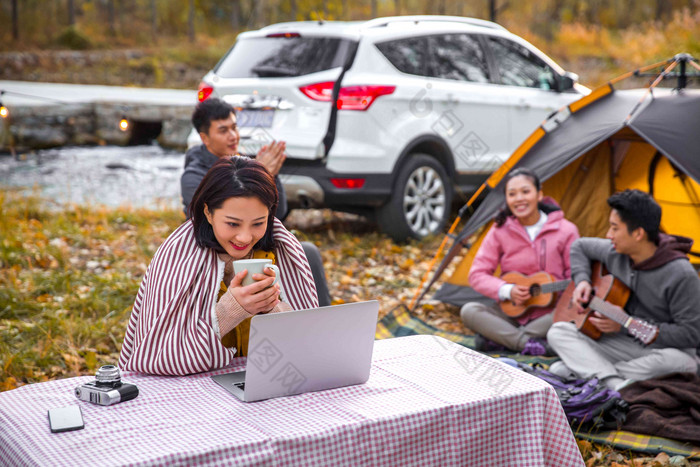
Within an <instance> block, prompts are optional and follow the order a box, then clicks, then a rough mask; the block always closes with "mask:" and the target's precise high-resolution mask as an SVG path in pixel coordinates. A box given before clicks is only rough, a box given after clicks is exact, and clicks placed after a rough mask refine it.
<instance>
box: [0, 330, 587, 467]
mask: <svg viewBox="0 0 700 467" xmlns="http://www.w3.org/2000/svg"><path fill="white" fill-rule="evenodd" d="M243 366H244V360H243V359H237V360H236V361H235V362H234V365H233V368H236V369H238V368H242V367H243ZM227 371H230V369H227V370H219V371H217V372H210V373H203V374H199V375H195V376H187V377H160V376H146V375H141V374H137V373H129V372H127V373H124V374H123V375H122V378H123V380H124V381H126V382H129V383H134V384H136V385H137V386H138V387H139V390H140V394H139V396H138V397H137V398H136V399H134V400H132V401H128V402H123V403H121V404H116V405H114V406H108V407H103V406H98V405H93V404H90V403H88V402H83V401H78V400H77V399H76V398H75V396H74V395H73V389H74V388H75V386H77V385H79V384H82V383H84V382H87V381H89V380H91V379H93V378H91V377H80V378H70V379H63V380H57V381H50V382H47V383H40V384H32V385H27V386H23V387H21V388H18V389H15V390H12V391H7V392H4V393H0V464H2V465H52V466H53V465H68V466H75V465H88V464H90V465H100V466H109V465H132V466H136V465H169V466H170V465H173V466H174V465H234V464H235V465H242V466H244V465H285V466H286V465H304V466H307V465H353V466H354V465H421V466H426V465H427V466H436V465H441V466H442V465H476V466H486V465H488V466H492V465H509V466H510V465H513V466H541V465H548V466H557V467H560V466H580V465H583V460H582V458H581V455H580V453H579V450H578V447H577V445H576V441H575V440H574V436H573V434H572V432H571V429H570V428H569V425H568V424H567V421H566V417H565V415H564V412H563V410H562V408H561V406H560V404H559V400H558V398H557V396H556V394H555V393H554V390H553V389H552V388H551V387H550V386H548V385H547V384H546V383H544V382H543V381H540V380H539V379H537V378H534V377H532V376H530V375H527V374H526V373H524V372H522V371H520V370H518V369H515V368H512V367H509V366H508V365H505V364H503V363H500V362H498V361H496V360H494V359H492V358H490V357H487V356H484V355H481V354H479V353H478V352H474V351H472V350H469V349H467V348H464V347H462V346H459V345H457V344H454V343H452V342H449V341H447V340H445V339H442V338H439V337H434V336H411V337H401V338H396V339H387V340H381V341H377V342H376V343H375V347H374V358H373V364H372V371H371V374H370V378H369V381H368V382H367V383H366V384H362V385H357V386H350V387H345V388H339V389H333V390H328V391H321V392H316V393H308V394H302V395H298V396H292V397H282V398H278V399H271V400H266V401H261V402H254V403H244V402H240V401H239V400H238V399H236V398H235V397H233V396H232V395H230V394H229V393H228V392H226V391H225V390H223V389H222V388H221V387H219V386H218V385H217V384H216V383H215V382H214V381H212V380H211V378H209V376H210V375H212V374H215V373H224V372H227ZM71 404H79V405H80V407H81V408H82V410H83V418H84V419H85V428H84V429H83V430H79V431H71V432H65V433H51V431H50V430H49V424H48V417H47V410H48V409H49V408H53V407H62V406H66V405H71Z"/></svg>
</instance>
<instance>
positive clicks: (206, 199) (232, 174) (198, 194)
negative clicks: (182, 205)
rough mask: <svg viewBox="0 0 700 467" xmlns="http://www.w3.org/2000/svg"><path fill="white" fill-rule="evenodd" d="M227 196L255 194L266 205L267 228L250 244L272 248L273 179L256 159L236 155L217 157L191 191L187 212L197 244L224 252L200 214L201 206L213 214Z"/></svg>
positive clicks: (235, 196) (241, 196) (274, 205)
mask: <svg viewBox="0 0 700 467" xmlns="http://www.w3.org/2000/svg"><path fill="white" fill-rule="evenodd" d="M230 198H257V199H259V200H260V202H261V203H262V204H264V205H265V206H266V207H267V208H268V210H269V214H268V218H267V230H266V231H265V235H264V236H263V238H261V239H260V240H259V241H258V243H256V244H255V245H253V249H261V250H265V251H272V250H273V249H274V247H275V242H274V240H273V238H272V226H273V223H274V220H275V213H276V212H277V203H278V202H279V196H278V194H277V187H276V186H275V180H274V179H273V178H272V175H270V173H269V172H268V171H267V170H265V167H263V166H262V164H261V163H260V162H257V161H255V160H253V159H248V158H247V157H240V156H234V157H231V158H223V159H220V160H218V161H217V162H216V164H214V165H213V166H212V168H211V169H209V172H207V174H206V175H205V176H204V178H203V179H202V181H201V183H200V184H199V186H198V187H197V191H195V192H194V196H193V198H192V202H191V203H190V206H189V216H190V217H191V218H192V224H193V226H194V235H195V239H196V240H197V245H199V246H200V247H202V248H212V249H214V250H216V251H218V252H220V253H224V252H225V250H224V248H223V247H222V246H221V245H219V242H218V241H217V240H216V236H215V235H214V229H212V226H211V224H209V222H208V221H207V218H206V216H205V215H204V207H205V206H207V207H208V208H209V212H210V213H212V214H213V213H214V211H216V210H217V209H219V208H221V206H222V205H223V204H224V202H226V200H228V199H230Z"/></svg>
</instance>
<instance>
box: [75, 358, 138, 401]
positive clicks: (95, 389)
mask: <svg viewBox="0 0 700 467" xmlns="http://www.w3.org/2000/svg"><path fill="white" fill-rule="evenodd" d="M138 395H139V388H137V387H136V385H134V384H129V383H122V377H121V375H120V374H119V368H117V367H116V366H114V365H104V366H102V367H100V369H99V370H97V373H96V374H95V381H90V382H89V383H85V384H83V385H81V386H78V387H76V388H75V397H77V398H78V399H80V400H83V401H88V402H92V403H93V404H99V405H112V404H117V403H119V402H125V401H130V400H131V399H134V398H135V397H136V396H138Z"/></svg>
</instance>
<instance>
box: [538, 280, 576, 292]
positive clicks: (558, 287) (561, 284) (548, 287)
mask: <svg viewBox="0 0 700 467" xmlns="http://www.w3.org/2000/svg"><path fill="white" fill-rule="evenodd" d="M570 283H571V279H566V280H563V281H555V282H550V283H548V284H542V285H540V288H541V289H542V293H552V292H561V291H562V290H565V289H566V287H568V285H569V284H570Z"/></svg>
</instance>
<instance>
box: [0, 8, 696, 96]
mask: <svg viewBox="0 0 700 467" xmlns="http://www.w3.org/2000/svg"><path fill="white" fill-rule="evenodd" d="M409 14H445V15H458V16H471V17H475V18H482V19H491V20H495V21H497V22H498V23H500V24H501V25H503V26H505V27H506V28H507V29H509V30H510V31H512V32H514V33H515V34H518V35H520V36H522V37H524V38H525V39H527V40H528V41H530V42H531V43H533V44H534V45H536V46H537V47H539V48H540V49H541V50H543V51H544V52H545V53H547V54H548V55H550V56H551V57H552V58H554V59H555V60H556V61H557V62H559V63H560V64H561V65H562V66H563V67H564V68H565V69H567V70H569V71H573V72H575V73H578V74H579V75H580V77H581V83H583V84H585V85H587V86H589V87H595V86H598V85H600V84H603V83H604V82H605V81H607V80H608V79H610V78H613V77H615V76H617V75H619V74H622V73H624V72H626V71H629V70H632V69H635V68H638V67H640V66H643V65H645V64H649V63H656V62H658V61H660V60H664V59H667V58H670V57H672V56H673V55H675V54H676V53H680V52H688V53H690V54H692V55H694V56H696V57H697V56H700V0H638V1H632V0H585V1H584V0H541V1H534V0H533V1H507V0H500V1H499V0H473V1H460V0H383V1H381V0H362V1H349V0H335V1H333V0H2V1H1V2H0V24H2V25H5V27H3V28H0V39H1V40H0V53H2V52H9V51H13V52H21V54H17V53H15V54H9V56H7V54H2V55H5V57H4V60H3V57H2V56H0V63H2V64H3V65H4V66H3V67H1V68H2V69H1V70H0V79H24V80H33V81H36V80H38V81H54V82H70V83H83V84H121V85H134V86H145V87H169V88H190V89H193V88H196V87H197V84H198V83H199V79H200V78H201V77H202V76H203V75H204V74H205V73H206V72H207V71H208V70H209V69H211V68H212V67H213V66H214V65H215V64H216V63H217V61H218V60H219V59H220V58H221V56H222V55H223V54H224V53H225V52H226V50H228V48H230V46H231V45H232V44H233V42H234V40H235V37H236V35H237V34H238V33H239V32H241V31H245V30H249V29H256V28H259V27H262V26H264V25H267V24H272V23H276V22H281V21H292V20H321V19H325V20H367V19H370V18H374V17H377V16H391V15H409ZM66 49H69V50H82V51H86V52H85V54H87V56H88V58H89V60H88V62H87V63H88V64H89V66H90V69H89V72H88V73H86V69H85V66H84V65H85V61H80V60H78V63H77V64H76V63H75V60H73V59H71V57H75V56H77V55H73V56H66V55H65V54H57V53H56V51H58V50H66ZM124 50H129V51H132V53H128V54H124V53H116V52H118V51H124ZM52 52H53V53H52ZM641 84H643V83H641ZM639 85H640V83H639V82H637V83H635V82H634V81H632V82H629V83H627V86H639Z"/></svg>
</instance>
